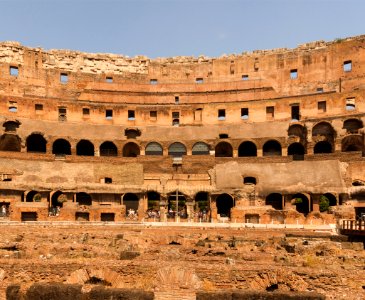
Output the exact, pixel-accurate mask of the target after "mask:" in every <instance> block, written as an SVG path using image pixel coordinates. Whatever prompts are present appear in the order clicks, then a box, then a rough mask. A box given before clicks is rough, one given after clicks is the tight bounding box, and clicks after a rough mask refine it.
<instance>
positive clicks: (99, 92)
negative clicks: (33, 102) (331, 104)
mask: <svg viewBox="0 0 365 300" xmlns="http://www.w3.org/2000/svg"><path fill="white" fill-rule="evenodd" d="M348 61H350V62H351V71H350V72H346V71H345V70H344V67H343V65H344V62H348ZM11 66H13V67H17V68H18V69H19V76H17V78H16V80H13V79H14V78H11V77H12V76H10V75H9V68H10V67H11ZM292 72H294V73H295V78H293V77H292ZM61 73H66V74H67V75H68V83H67V85H61V84H60V74H61ZM0 75H1V76H0V85H1V84H3V86H0V93H1V94H2V95H4V96H5V95H9V96H23V95H27V96H31V97H34V96H36V97H45V98H59V99H62V98H65V99H68V100H71V99H73V100H84V101H93V102H95V101H96V102H98V101H99V102H104V100H103V99H112V98H113V97H114V98H113V100H111V102H125V103H161V104H162V103H168V102H169V101H171V102H173V101H174V95H175V96H176V95H177V96H180V95H184V94H185V95H192V93H195V94H194V97H185V100H184V101H186V103H202V102H207V99H206V96H207V95H206V93H212V92H216V91H218V92H220V93H224V92H226V95H227V96H228V95H229V92H231V91H235V92H238V93H239V94H237V97H238V98H237V99H239V100H244V101H247V100H257V99H270V98H278V97H287V96H296V95H305V94H311V93H316V92H318V90H321V91H325V92H327V91H337V92H343V91H345V92H349V91H352V90H355V89H363V88H364V87H365V35H362V36H357V37H353V38H347V39H343V40H335V41H332V42H327V43H326V42H324V41H319V42H313V43H307V44H303V45H300V46H298V47H297V48H295V49H274V50H261V51H253V52H250V53H242V54H239V55H225V56H222V57H219V58H208V57H204V56H200V57H197V58H195V57H171V58H157V59H149V58H147V57H144V56H137V57H134V58H129V57H127V56H121V55H115V54H92V53H83V52H78V51H69V50H49V51H45V50H43V49H41V48H29V47H24V46H22V45H20V44H19V43H16V42H3V43H0ZM108 77H109V78H112V80H111V81H112V83H110V82H106V81H107V78H108ZM197 79H198V80H197ZM243 79H248V80H243ZM151 80H152V83H154V84H150V83H151ZM7 81H9V83H10V84H9V83H8V82H7ZM197 83H202V84H197ZM257 92H259V93H260V94H258V93H257ZM128 93H129V94H128ZM166 93H170V94H171V95H169V96H168V97H169V98H168V99H170V100H167V99H162V98H161V97H160V96H163V95H166ZM199 93H200V94H199ZM122 94H123V95H122ZM136 95H137V96H138V97H137V98H136V97H135V96H136ZM196 95H198V96H197V97H196ZM146 96H147V98H146ZM156 96H158V97H157V98H156ZM78 97H79V98H78ZM133 97H134V98H133ZM148 97H150V98H148ZM153 97H155V98H153ZM221 98H222V99H224V98H226V97H225V96H222V97H221ZM161 99H162V102H161ZM212 101H215V102H216V101H220V100H219V99H218V100H216V99H214V100H212ZM208 102H210V100H208Z"/></svg>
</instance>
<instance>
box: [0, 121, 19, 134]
mask: <svg viewBox="0 0 365 300" xmlns="http://www.w3.org/2000/svg"><path fill="white" fill-rule="evenodd" d="M19 125H20V122H19V121H7V122H4V124H3V127H4V129H5V132H8V133H9V132H12V133H15V132H16V130H17V129H18V128H19Z"/></svg>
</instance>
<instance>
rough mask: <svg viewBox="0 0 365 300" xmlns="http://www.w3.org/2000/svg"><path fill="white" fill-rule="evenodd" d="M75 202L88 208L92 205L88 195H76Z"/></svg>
mask: <svg viewBox="0 0 365 300" xmlns="http://www.w3.org/2000/svg"><path fill="white" fill-rule="evenodd" d="M76 202H78V203H79V205H88V206H90V205H91V204H92V199H91V196H90V195H89V194H87V193H82V192H81V193H77V194H76Z"/></svg>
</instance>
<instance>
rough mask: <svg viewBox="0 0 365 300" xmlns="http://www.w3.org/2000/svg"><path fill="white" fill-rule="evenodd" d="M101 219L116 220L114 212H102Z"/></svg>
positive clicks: (103, 220) (105, 220) (106, 220)
mask: <svg viewBox="0 0 365 300" xmlns="http://www.w3.org/2000/svg"><path fill="white" fill-rule="evenodd" d="M100 220H101V221H102V222H114V220H115V214H113V213H101V214H100Z"/></svg>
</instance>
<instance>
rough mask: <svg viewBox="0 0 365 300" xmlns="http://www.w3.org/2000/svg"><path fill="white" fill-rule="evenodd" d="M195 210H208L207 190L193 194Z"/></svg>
mask: <svg viewBox="0 0 365 300" xmlns="http://www.w3.org/2000/svg"><path fill="white" fill-rule="evenodd" d="M195 206H196V207H195V211H199V212H204V211H205V212H206V213H207V212H208V211H209V194H208V193H207V192H199V193H197V194H196V195H195Z"/></svg>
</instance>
